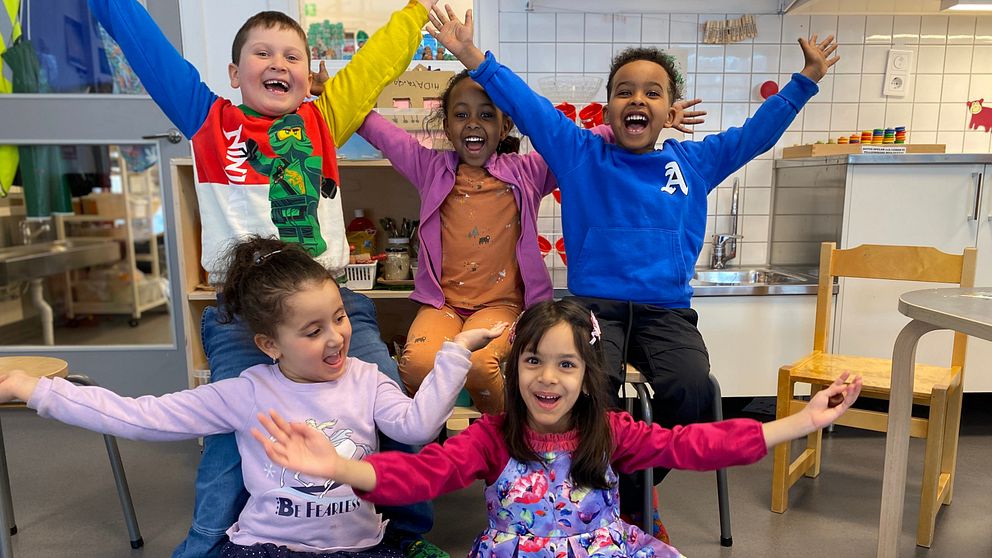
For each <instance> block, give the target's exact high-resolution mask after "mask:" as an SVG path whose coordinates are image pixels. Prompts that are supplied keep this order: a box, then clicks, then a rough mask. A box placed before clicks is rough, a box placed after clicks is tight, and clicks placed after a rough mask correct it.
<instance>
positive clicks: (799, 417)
mask: <svg viewBox="0 0 992 558" xmlns="http://www.w3.org/2000/svg"><path fill="white" fill-rule="evenodd" d="M849 376H850V373H849V372H844V373H843V374H841V375H840V377H839V378H837V379H836V380H834V383H833V384H831V385H830V387H828V388H827V389H822V390H820V391H818V392H817V393H816V395H814V396H813V398H812V399H811V400H810V402H809V404H808V405H806V407H805V408H803V410H802V411H800V412H798V413H796V414H794V415H789V416H787V417H785V418H782V419H778V420H773V421H771V422H766V423H765V424H763V425H762V430H763V431H764V434H765V444H767V445H768V448H769V449H771V448H772V447H774V446H777V445H778V444H781V443H782V442H787V441H789V440H794V439H796V438H800V437H802V436H805V435H807V434H809V433H811V432H816V431H817V430H819V429H821V428H825V427H827V426H830V425H831V424H833V422H834V421H835V420H837V419H838V418H840V416H841V415H843V414H844V412H845V411H847V410H848V409H850V408H851V405H852V404H853V403H854V401H855V400H856V399H857V398H858V394H860V393H861V384H862V381H861V376H857V377H855V378H854V379H853V380H852V381H851V383H850V384H847V383H846V380H847V378H848V377H849Z"/></svg>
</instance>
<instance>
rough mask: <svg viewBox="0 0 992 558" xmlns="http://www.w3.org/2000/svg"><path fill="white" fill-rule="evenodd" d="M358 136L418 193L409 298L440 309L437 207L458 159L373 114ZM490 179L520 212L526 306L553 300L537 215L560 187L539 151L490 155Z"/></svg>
mask: <svg viewBox="0 0 992 558" xmlns="http://www.w3.org/2000/svg"><path fill="white" fill-rule="evenodd" d="M358 134H359V135H360V136H362V137H363V138H365V139H366V140H368V142H369V143H371V144H372V145H374V146H375V147H376V148H377V149H379V150H380V151H382V152H383V154H385V156H386V157H387V158H389V160H390V161H392V163H393V168H395V169H396V170H397V171H398V172H399V173H400V174H402V175H403V176H404V177H405V178H406V179H407V180H409V181H410V182H411V183H412V184H413V186H414V187H415V188H416V189H417V192H419V193H420V260H419V264H420V266H419V268H418V269H417V276H416V277H414V289H413V294H412V295H410V298H411V299H413V300H416V301H417V302H420V303H423V304H429V305H431V306H433V307H435V308H440V307H441V306H443V305H444V293H443V292H442V291H441V284H440V281H439V278H440V276H441V211H440V209H441V204H442V203H444V200H445V198H447V197H448V194H449V193H451V190H452V188H454V187H455V173H456V171H457V170H458V164H459V161H458V154H457V153H455V152H454V151H435V150H433V149H428V148H426V147H424V146H422V145H420V143H419V142H418V141H417V140H416V138H414V137H413V136H411V135H410V134H408V133H407V132H406V131H404V130H402V129H400V128H399V127H397V126H396V125H395V124H393V123H392V122H390V121H389V120H388V119H386V118H384V117H383V116H382V115H380V114H379V113H377V112H375V111H372V112H370V113H369V114H368V116H367V117H366V118H365V123H364V124H362V127H361V128H359V129H358ZM485 168H486V170H487V171H489V174H491V175H493V176H494V177H496V178H497V179H499V180H502V181H503V182H505V183H506V184H508V185H510V187H511V188H512V190H513V197H514V199H515V200H516V202H517V207H518V208H519V210H520V239H519V240H518V241H517V249H516V253H517V263H518V265H519V266H520V277H521V279H522V280H523V284H524V306H525V307H529V306H531V305H532V304H534V303H535V302H540V301H542V300H549V299H550V298H551V277H550V275H549V274H548V269H547V267H546V266H545V265H544V258H543V257H541V251H540V249H539V248H538V246H537V210H538V207H539V206H540V204H541V199H542V198H544V196H546V195H548V194H550V193H551V192H552V191H553V190H554V189H555V188H557V187H558V183H557V181H555V177H554V175H553V174H551V171H549V170H548V165H547V163H545V162H544V158H542V157H541V156H540V155H539V154H538V153H537V152H532V153H528V154H526V155H520V154H516V153H508V154H503V155H493V156H492V157H490V158H489V160H488V161H486V165H485Z"/></svg>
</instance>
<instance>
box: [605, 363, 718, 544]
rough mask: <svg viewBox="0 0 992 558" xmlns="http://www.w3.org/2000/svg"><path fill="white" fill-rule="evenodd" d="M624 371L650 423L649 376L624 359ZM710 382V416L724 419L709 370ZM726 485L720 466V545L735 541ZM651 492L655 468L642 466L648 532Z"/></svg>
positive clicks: (629, 403)
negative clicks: (625, 365) (711, 398)
mask: <svg viewBox="0 0 992 558" xmlns="http://www.w3.org/2000/svg"><path fill="white" fill-rule="evenodd" d="M625 374H626V380H627V383H628V384H631V385H632V386H633V387H634V393H635V395H636V399H637V400H639V401H640V403H641V417H642V419H643V420H644V422H647V423H649V424H650V423H651V422H652V420H653V418H652V414H651V397H650V395H649V394H648V380H647V378H645V377H644V375H643V374H641V372H640V371H639V370H637V369H636V368H634V367H633V366H631V365H630V363H627V369H626V372H625ZM710 383H711V384H713V389H714V396H713V420H714V421H721V420H723V403H722V397H721V395H720V382H718V381H717V379H716V376H714V375H713V374H710ZM633 405H634V399H627V411H628V412H631V411H632V410H633ZM727 486H728V485H727V470H726V469H720V470H718V471H717V472H716V492H717V505H718V507H719V509H720V546H732V545H733V544H734V537H733V535H732V534H731V532H730V497H729V496H728V492H727V491H728V488H727ZM653 492H654V470H653V469H650V468H648V469H645V470H644V511H643V512H642V513H643V514H644V524H643V525H642V526H641V528H642V529H643V530H644V532H645V533H648V534H649V535H650V534H651V532H652V530H653V528H654V526H653V525H652V520H653V519H654V494H653Z"/></svg>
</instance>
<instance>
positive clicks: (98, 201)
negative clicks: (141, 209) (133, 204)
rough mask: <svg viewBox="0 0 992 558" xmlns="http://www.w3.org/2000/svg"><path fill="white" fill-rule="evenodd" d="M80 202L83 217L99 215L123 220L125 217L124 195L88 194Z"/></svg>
mask: <svg viewBox="0 0 992 558" xmlns="http://www.w3.org/2000/svg"><path fill="white" fill-rule="evenodd" d="M80 201H81V203H82V209H83V214H85V215H100V216H101V217H107V218H108V219H123V218H124V217H125V215H126V212H125V209H124V194H111V193H101V194H88V195H85V196H83V197H82V198H80Z"/></svg>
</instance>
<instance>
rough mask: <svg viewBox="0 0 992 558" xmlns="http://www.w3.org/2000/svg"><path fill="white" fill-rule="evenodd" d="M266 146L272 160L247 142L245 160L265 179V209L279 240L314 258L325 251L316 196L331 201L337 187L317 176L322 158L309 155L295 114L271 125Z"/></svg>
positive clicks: (308, 144)
mask: <svg viewBox="0 0 992 558" xmlns="http://www.w3.org/2000/svg"><path fill="white" fill-rule="evenodd" d="M269 145H270V146H271V147H272V151H274V152H275V154H276V156H275V157H272V158H270V157H267V156H266V155H265V154H263V153H262V152H260V151H259V149H258V142H256V141H255V140H253V139H249V140H248V141H247V142H246V146H247V147H246V156H247V159H248V164H250V165H251V168H253V169H255V172H257V173H259V174H263V175H266V176H268V177H269V206H270V207H271V216H272V223H273V224H274V225H275V226H276V229H277V230H278V231H279V240H282V241H283V242H293V243H296V244H300V245H301V246H303V247H304V248H305V249H306V250H307V252H309V253H310V255H311V256H318V255H320V254H322V253H324V250H326V249H327V243H325V242H324V237H323V236H322V235H321V234H320V222H318V220H317V202H318V201H320V198H319V197H318V196H323V197H325V198H330V199H334V196H335V195H337V184H335V182H334V181H333V180H331V179H328V178H324V177H323V176H321V169H322V158H321V157H320V156H319V155H314V154H313V143H311V141H310V138H308V137H307V134H306V128H305V127H304V125H303V119H302V118H301V117H300V116H299V115H298V114H287V115H286V116H283V117H282V118H280V119H278V120H276V121H275V122H273V123H272V126H271V127H269ZM318 188H319V189H318Z"/></svg>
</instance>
